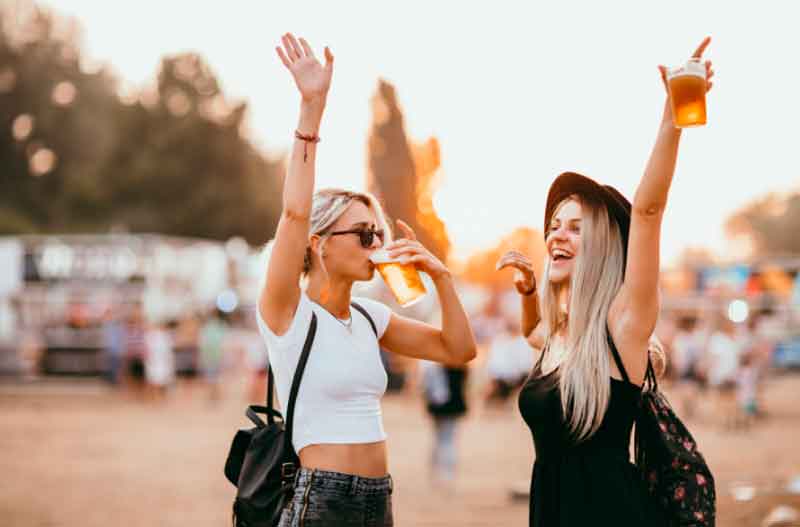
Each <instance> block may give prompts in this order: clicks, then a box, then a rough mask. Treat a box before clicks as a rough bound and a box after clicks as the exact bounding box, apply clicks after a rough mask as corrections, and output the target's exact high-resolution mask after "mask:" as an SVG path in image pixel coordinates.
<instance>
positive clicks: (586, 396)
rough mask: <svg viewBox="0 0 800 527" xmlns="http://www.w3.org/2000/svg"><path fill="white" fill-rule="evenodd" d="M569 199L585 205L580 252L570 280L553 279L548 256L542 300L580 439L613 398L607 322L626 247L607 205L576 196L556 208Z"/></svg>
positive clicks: (564, 396)
mask: <svg viewBox="0 0 800 527" xmlns="http://www.w3.org/2000/svg"><path fill="white" fill-rule="evenodd" d="M569 201H577V202H579V203H580V204H581V208H582V220H581V248H580V252H579V254H578V256H577V259H576V262H575V267H574V270H573V272H572V276H571V278H570V283H569V284H565V283H560V284H551V283H550V281H549V274H550V261H549V260H550V259H549V258H548V259H547V260H546V262H545V267H544V280H543V281H544V284H545V286H544V287H542V288H540V290H539V301H540V305H541V308H542V320H543V321H544V324H545V329H546V335H547V338H546V342H547V345H548V346H550V347H552V346H554V345H555V346H560V347H562V349H563V350H564V351H566V353H565V355H564V359H563V360H562V362H561V365H560V367H559V371H558V379H559V389H560V391H561V405H562V410H563V412H564V415H565V416H568V420H569V426H570V430H571V431H572V433H573V434H574V436H575V437H576V438H577V439H578V440H579V441H582V440H585V439H588V438H589V437H590V436H591V435H592V434H594V433H595V432H596V431H597V430H598V428H600V425H601V423H602V421H603V417H604V416H605V413H606V410H607V409H608V403H609V400H610V397H611V386H610V383H609V378H610V377H611V365H610V362H609V360H610V358H609V354H610V349H609V345H608V341H607V335H608V333H607V332H608V329H607V321H608V312H609V310H610V308H611V304H612V302H613V301H614V298H616V296H617V293H618V292H619V290H620V287H622V281H623V278H624V273H625V248H624V247H623V242H622V235H621V233H620V228H619V226H618V225H617V223H616V222H615V221H612V220H611V219H610V217H609V214H608V210H607V209H606V207H605V206H604V205H602V204H598V203H595V202H593V201H589V200H586V199H582V198H581V197H579V196H575V195H573V196H570V197H568V198H566V199H564V200H563V201H562V202H561V203H560V204H559V205H558V207H557V208H556V212H557V211H558V209H560V208H561V207H562V206H563V205H564V204H565V203H567V202H569ZM554 215H555V213H554ZM566 287H570V295H569V303H568V308H567V313H568V317H567V319H566V336H565V337H564V338H560V337H557V335H558V332H559V330H560V328H562V327H563V323H564V313H563V312H562V310H561V308H560V306H559V299H560V298H561V294H562V292H563V291H564V288H566Z"/></svg>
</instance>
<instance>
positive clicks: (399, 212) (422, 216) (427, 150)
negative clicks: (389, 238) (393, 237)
mask: <svg viewBox="0 0 800 527" xmlns="http://www.w3.org/2000/svg"><path fill="white" fill-rule="evenodd" d="M367 148H368V153H367V156H368V167H369V170H368V174H367V188H368V189H369V190H370V192H372V193H374V194H375V195H376V196H378V198H379V199H380V200H381V202H382V203H383V204H384V206H385V207H386V213H387V214H388V215H389V217H390V218H393V219H401V220H403V221H405V222H406V223H408V224H409V225H410V226H411V227H412V228H413V229H414V231H415V232H416V233H417V237H418V238H419V240H420V242H421V243H422V244H423V245H425V247H427V248H428V249H429V250H430V251H431V252H432V253H434V254H435V255H436V256H437V257H439V258H441V259H442V260H446V259H447V256H448V253H449V251H450V240H449V238H448V236H447V230H446V228H445V225H444V223H442V221H441V220H440V219H439V218H438V216H437V215H436V212H435V210H434V209H433V193H434V191H435V190H436V187H437V185H438V183H439V180H438V177H437V176H438V174H439V167H440V159H441V158H440V153H439V143H438V141H436V139H430V140H428V141H427V142H426V143H424V144H421V145H414V144H410V143H409V140H408V138H407V137H406V132H405V124H404V121H403V114H402V111H401V110H400V105H399V103H398V101H397V93H396V90H395V88H394V86H392V85H391V84H389V83H388V82H386V81H383V80H380V81H379V82H378V89H377V91H376V93H375V95H374V96H373V98H372V127H371V130H370V135H369V141H368V147H367Z"/></svg>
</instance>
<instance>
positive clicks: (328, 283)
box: [306, 273, 353, 319]
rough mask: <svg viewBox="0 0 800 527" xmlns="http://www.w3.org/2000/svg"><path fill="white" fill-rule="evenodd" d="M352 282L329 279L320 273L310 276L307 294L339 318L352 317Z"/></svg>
mask: <svg viewBox="0 0 800 527" xmlns="http://www.w3.org/2000/svg"><path fill="white" fill-rule="evenodd" d="M352 287H353V283H352V282H346V281H340V280H334V279H328V278H326V277H325V276H323V275H322V274H320V273H312V274H311V276H309V280H308V288H307V289H306V294H307V295H308V298H309V299H311V300H312V301H314V302H316V303H317V304H319V305H320V306H322V307H323V308H325V310H326V311H328V312H329V313H331V314H332V315H333V316H335V317H337V318H342V319H346V318H349V317H350V291H351V289H352Z"/></svg>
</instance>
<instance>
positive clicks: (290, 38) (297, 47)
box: [286, 33, 304, 60]
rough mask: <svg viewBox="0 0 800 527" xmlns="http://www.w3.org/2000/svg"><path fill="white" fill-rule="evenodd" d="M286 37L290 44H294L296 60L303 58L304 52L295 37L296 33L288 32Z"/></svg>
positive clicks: (293, 49)
mask: <svg viewBox="0 0 800 527" xmlns="http://www.w3.org/2000/svg"><path fill="white" fill-rule="evenodd" d="M286 37H287V39H288V41H289V45H291V46H292V51H294V54H295V56H296V58H295V60H297V59H300V58H303V56H304V54H303V52H302V51H301V49H300V44H299V43H298V42H297V39H296V38H294V35H292V34H291V33H286Z"/></svg>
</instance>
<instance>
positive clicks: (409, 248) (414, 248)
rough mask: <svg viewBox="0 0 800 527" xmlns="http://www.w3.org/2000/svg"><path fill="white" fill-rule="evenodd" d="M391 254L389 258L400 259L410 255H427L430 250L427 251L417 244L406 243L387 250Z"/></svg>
mask: <svg viewBox="0 0 800 527" xmlns="http://www.w3.org/2000/svg"><path fill="white" fill-rule="evenodd" d="M387 251H388V253H389V258H392V259H394V258H399V257H401V256H403V255H408V254H427V253H428V250H427V249H425V247H423V246H422V245H420V244H419V243H416V242H412V243H405V244H399V245H397V246H394V247H392V248H391V249H387Z"/></svg>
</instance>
